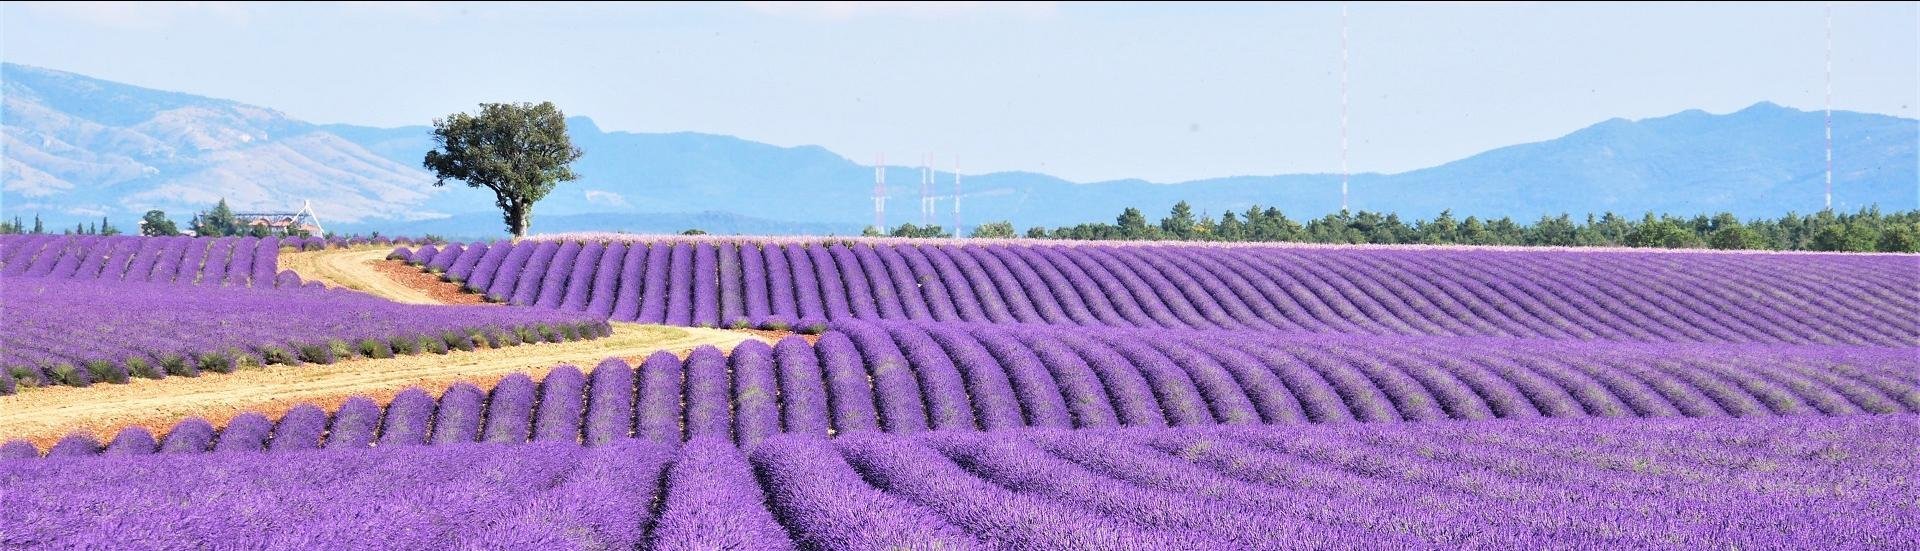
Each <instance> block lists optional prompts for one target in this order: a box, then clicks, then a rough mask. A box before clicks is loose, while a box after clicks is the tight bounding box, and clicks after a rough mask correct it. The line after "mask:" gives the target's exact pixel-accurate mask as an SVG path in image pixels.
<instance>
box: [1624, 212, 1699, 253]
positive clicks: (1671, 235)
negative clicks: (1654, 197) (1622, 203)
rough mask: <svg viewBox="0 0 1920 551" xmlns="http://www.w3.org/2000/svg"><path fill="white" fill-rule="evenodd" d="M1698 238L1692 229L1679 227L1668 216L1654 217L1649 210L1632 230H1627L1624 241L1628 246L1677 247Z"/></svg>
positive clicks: (1691, 243) (1683, 246)
mask: <svg viewBox="0 0 1920 551" xmlns="http://www.w3.org/2000/svg"><path fill="white" fill-rule="evenodd" d="M1698 240H1699V237H1698V236H1696V235H1694V233H1693V230H1692V229H1690V228H1683V227H1680V224H1679V223H1676V222H1674V221H1673V220H1671V219H1668V218H1654V217H1653V213H1651V212H1649V213H1647V216H1646V218H1645V219H1643V220H1641V221H1640V224H1639V225H1638V226H1635V227H1634V228H1633V231H1630V232H1627V239H1626V242H1627V246H1628V247H1665V248H1669V249H1679V248H1685V247H1689V246H1692V245H1693V244H1694V243H1695V242H1697V241H1698Z"/></svg>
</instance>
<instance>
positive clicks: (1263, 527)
mask: <svg viewBox="0 0 1920 551" xmlns="http://www.w3.org/2000/svg"><path fill="white" fill-rule="evenodd" d="M357 422H358V423H359V424H358V425H356V428H353V429H351V430H352V434H353V437H352V438H351V439H350V441H349V442H347V443H346V444H343V445H341V446H334V447H345V448H354V447H361V446H364V445H365V443H366V441H368V440H369V439H370V438H371V433H370V431H367V430H365V426H366V423H365V422H364V421H357ZM255 430H256V432H258V431H261V430H264V429H255ZM306 430H309V431H311V430H313V429H312V428H311V427H309V428H308V429H306ZM176 434H177V435H180V434H183V433H176ZM196 437H198V438H204V435H197V436H177V437H169V438H168V439H167V440H166V441H165V442H154V441H152V440H147V441H143V442H127V443H123V444H120V445H118V446H117V447H116V448H115V449H114V451H113V453H112V454H111V455H110V456H106V457H72V458H63V459H62V460H60V461H0V526H5V527H7V530H6V531H4V532H0V534H3V535H0V543H3V544H6V545H8V546H19V547H35V546H65V547H77V548H121V547H128V546H143V545H148V544H155V543H160V542H167V543H170V544H174V545H178V546H181V547H236V548H363V547H368V546H377V547H381V548H394V549H451V548H539V549H608V548H628V549H634V548H639V549H882V548H886V549H899V548H912V549H922V548H926V549H931V548H941V549H1310V548H1345V549H1410V548H1411V549H1458V548H1495V549H1536V548H1591V549H1625V548H1672V547H1686V548H1725V549H1749V548H1754V549H1912V548H1915V547H1916V546H1920V523H1915V522H1914V521H1913V519H1915V518H1920V503H1916V502H1915V501H1914V499H1913V496H1914V495H1915V491H1916V488H1915V483H1914V478H1913V474H1912V473H1913V472H1915V471H1916V470H1920V461H1916V457H1915V454H1914V452H1913V449H1912V442H1914V441H1916V440H1920V417H1916V416H1914V415H1897V416H1856V417H1832V418H1772V419H1761V420H1738V421H1728V420H1697V419H1673V420H1633V421H1594V420H1589V421H1578V422H1570V421H1565V420H1550V421H1535V422H1457V423H1398V424H1389V425H1318V426H1236V427H1179V428H1157V429H1106V430H1100V429H1095V430H1072V431H1069V430H1055V429H1035V430H1012V431H1001V432H996V433H991V434H988V433H965V432H933V433H921V434H915V435H893V434H878V433H868V434H858V435H848V436H843V437H841V438H837V439H833V440H827V439H822V438H818V437H813V436H802V435H788V436H780V437H775V438H772V439H769V440H767V441H766V442H764V443H762V444H761V445H759V446H756V447H754V448H751V449H742V448H739V447H736V446H733V445H730V444H728V443H726V442H724V441H718V440H712V439H695V440H694V441H692V442H689V443H687V444H685V445H670V444H661V443H656V442H650V441H646V440H621V441H618V442H614V443H611V444H609V445H606V446H599V447H582V446H576V445H572V444H566V443H550V442H548V443H540V442H536V443H531V444H523V445H512V446H509V445H497V444H454V445H443V446H417V445H398V446H392V447H386V446H383V447H381V448H379V449H322V450H315V451H310V452H306V453H297V454H263V453H256V452H254V451H252V449H257V445H256V444H257V443H253V442H250V443H243V444H241V445H234V446H229V447H226V448H225V449H224V450H223V451H222V452H219V453H211V454H189V455H177V456H170V457H167V458H165V459H164V460H161V458H160V457H158V456H155V455H152V454H155V453H163V454H164V453H169V452H172V451H175V450H177V449H182V447H181V446H176V444H175V442H176V438H180V439H191V438H196ZM421 438H422V435H421V434H419V433H409V436H407V439H406V440H403V441H398V442H396V443H397V444H415V443H418V442H420V441H421ZM1597 443H1604V444H1605V445H1604V446H1597V445H1596V444H1597ZM223 444H224V442H223ZM193 445H194V444H188V445H186V446H184V447H185V448H191V447H193ZM249 446H252V448H250V447H249ZM330 446H331V444H330ZM16 449H17V448H5V449H0V452H8V451H13V450H16Z"/></svg>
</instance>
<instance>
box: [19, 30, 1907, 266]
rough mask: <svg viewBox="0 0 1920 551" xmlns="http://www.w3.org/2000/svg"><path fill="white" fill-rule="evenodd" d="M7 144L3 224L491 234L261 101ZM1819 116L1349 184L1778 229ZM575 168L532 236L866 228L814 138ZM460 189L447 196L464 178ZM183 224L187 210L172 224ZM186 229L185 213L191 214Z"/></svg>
mask: <svg viewBox="0 0 1920 551" xmlns="http://www.w3.org/2000/svg"><path fill="white" fill-rule="evenodd" d="M0 86H4V92H5V93H4V95H0V100H3V103H4V107H5V109H4V113H0V118H3V119H4V121H5V132H6V139H7V148H6V155H5V172H4V187H3V188H0V215H4V216H6V217H8V218H11V217H12V216H31V215H32V214H34V213H41V214H43V215H46V216H47V217H48V220H49V225H53V226H55V227H59V224H64V225H69V226H70V225H71V222H67V221H66V220H68V219H85V218H87V217H96V218H97V217H98V216H100V215H103V214H104V215H108V216H113V217H114V218H115V219H116V220H122V221H131V220H132V219H133V218H136V217H138V216H139V213H140V212H142V211H143V210H144V209H146V208H166V209H170V210H171V211H182V210H185V209H189V208H198V207H199V206H201V205H204V204H206V203H211V202H212V201H213V200H214V199H215V198H218V197H226V198H227V199H228V200H229V201H230V202H233V203H235V204H236V208H241V209H264V208H287V207H292V206H296V205H298V204H299V203H300V202H301V201H303V200H312V201H313V202H314V203H315V207H316V208H317V209H319V210H320V211H321V214H322V216H323V218H324V219H331V220H333V221H336V222H337V223H335V224H334V226H335V227H336V228H338V229H361V230H367V229H381V230H383V231H386V232H388V233H439V234H443V235H456V236H476V237H478V236H488V235H498V234H499V233H500V232H501V229H500V224H499V221H498V220H497V216H495V215H493V199H492V197H491V196H490V195H489V194H488V193H487V192H485V191H481V190H470V189H464V188H463V187H450V188H433V187H431V186H430V185H429V184H430V183H431V182H432V177H431V176H429V175H428V174H427V173H426V172H424V171H423V170H421V169H420V160H421V158H422V156H423V155H424V154H425V152H426V151H427V150H428V149H429V148H430V147H431V146H432V142H431V140H430V138H429V134H428V128H427V127H426V126H409V127H401V128H369V127H361V126H352V125H314V124H309V123H305V122H301V121H297V120H292V119H290V118H288V117H286V116H284V115H283V114H281V113H279V112H277V111H273V110H270V109H265V108H260V107H253V106H248V105H244V104H239V103H235V102H231V101H226V100H219V99H212V98H204V97H199V96H191V95H186V94H179V93H174V92H164V91H158V90H149V89H145V88H139V87H135V86H129V85H124V84H119V83H113V82H108V81H102V80H98V79H92V78H88V77H84V76H81V75H75V74H72V73H64V72H60V71H53V70H47V69H39V68H33V67H25V66H20V65H14V64H5V66H4V70H0ZM1822 117H1823V114H1822V113H1817V112H1805V111H1799V110H1795V109H1790V108H1785V107H1781V106H1778V105H1774V104H1771V103H1760V104H1756V105H1754V106H1752V107H1749V108H1746V109H1743V110H1740V111H1738V112H1734V113H1728V114H1724V115H1715V114H1709V113H1705V112H1702V111H1697V110H1695V111H1685V112H1681V113H1677V114H1674V115H1670V116H1665V117H1658V118H1651V119H1644V120H1638V121H1629V120H1624V119H1614V120H1609V121H1605V122H1601V123H1599V124H1596V125H1593V126H1591V127H1587V128H1584V129H1581V130H1578V131H1575V132H1573V133H1571V134H1568V135H1566V136H1562V137H1560V138H1556V139H1553V140H1547V141H1543V142H1537V143H1529V144H1521V145H1515V146H1510V147H1504V148H1500V149H1495V150H1492V151H1488V152H1485V153H1481V154H1478V155H1474V156H1472V157H1468V158H1465V159H1461V160H1458V161H1454V162H1451V163H1446V164H1443V165H1440V166H1435V167H1431V168H1425V169H1420V170H1414V171H1410V172H1404V173H1399V174H1372V173H1368V174H1357V175H1354V176H1353V178H1352V181H1351V186H1352V202H1351V205H1352V207H1353V208H1354V209H1366V210H1373V211H1382V212H1397V213H1399V214H1400V215H1401V216H1403V217H1409V218H1421V217H1430V216H1432V215H1434V214H1436V213H1438V212H1439V211H1440V210H1442V209H1452V210H1453V211H1454V212H1455V213H1456V214H1458V215H1461V216H1465V215H1479V216H1483V217H1498V216H1513V217H1516V218H1520V219H1523V220H1526V219H1532V218H1535V217H1538V216H1541V215H1548V214H1558V213H1561V212H1568V213H1573V214H1576V215H1577V214H1584V213H1588V212H1602V211H1609V210H1610V211H1614V212H1619V213H1623V214H1628V215H1637V214H1638V213H1641V212H1647V211H1654V212H1666V213H1678V214H1693V213H1703V212H1718V211H1729V212H1733V213H1735V214H1737V215H1740V216H1743V217H1755V216H1777V215H1780V214H1783V213H1786V212H1788V211H1799V212H1807V211H1811V210H1815V209H1817V208H1819V205H1820V204H1821V193H1822V190H1823V189H1824V187H1825V184H1824V182H1823V178H1824V174H1825V169H1826V164H1825V160H1824V156H1823V152H1822V147H1823V146H1824V135H1823V130H1822V126H1823V122H1822ZM1833 122H1834V151H1835V159H1834V167H1835V174H1834V189H1835V192H1834V203H1835V206H1836V207H1839V208H1842V209H1847V210H1851V209H1855V208H1859V207H1862V206H1866V205H1873V204H1877V205H1879V206H1880V207H1882V208H1884V209H1914V208H1920V121H1915V120H1912V119H1905V118H1899V117H1892V116H1885V115H1875V114H1866V113H1854V112H1835V113H1834V114H1833ZM568 124H569V131H570V134H571V135H572V137H573V139H574V142H575V144H576V145H578V146H579V147H580V148H581V149H583V150H585V152H586V155H585V157H583V158H582V159H581V160H580V161H579V162H578V163H577V164H576V167H575V168H576V170H577V172H579V173H580V174H582V178H581V179H580V180H579V181H576V182H571V183H567V184H564V185H562V186H561V187H559V188H558V189H557V190H556V191H555V192H554V193H553V195H551V196H549V197H548V198H547V199H546V200H544V201H542V202H541V203H540V204H539V207H538V209H537V213H536V216H535V220H534V225H533V227H534V230H535V231H536V232H542V231H559V230H561V229H607V230H615V229H622V228H626V229H629V231H679V230H681V229H686V228H685V227H687V226H697V225H699V224H709V225H711V226H710V227H702V229H706V230H708V231H714V232H716V233H852V232H854V231H858V229H859V228H860V227H862V226H864V225H866V224H869V223H871V222H870V221H871V220H872V217H873V214H872V205H873V202H872V199H871V197H870V194H871V192H872V187H873V184H872V181H873V168H872V167H871V166H866V165H861V164H858V163H855V162H853V161H851V160H849V159H847V158H846V157H843V156H841V155H838V154H835V153H833V152H831V151H828V150H826V149H824V148H821V147H818V146H801V147H779V146H773V145H769V144H764V143H759V142H754V141H749V140H744V139H740V138H735V137H730V136H718V135H711V134H698V133H687V132H681V133H666V134H652V133H632V132H607V131H604V130H602V129H600V128H599V127H598V126H597V125H595V124H594V123H593V121H592V120H591V119H588V118H585V117H573V118H570V119H568ZM887 180H888V181H889V182H892V183H893V186H892V187H891V189H890V194H889V198H888V204H887V210H888V218H887V221H888V223H889V224H898V223H901V222H914V223H919V222H920V221H921V218H920V214H919V212H918V208H917V205H918V201H919V196H918V195H919V185H918V182H919V180H920V175H919V173H918V169H916V168H910V167H892V168H890V169H889V170H888V172H887ZM938 182H939V183H938V185H937V187H936V189H937V190H938V194H939V197H937V198H936V202H937V207H938V212H937V214H936V216H935V218H934V220H933V221H934V223H937V224H940V225H942V226H951V225H952V221H953V214H952V211H951V209H952V200H953V197H952V190H953V175H952V174H950V173H946V172H941V173H938ZM964 184H965V187H964V189H965V193H964V194H963V195H962V196H961V202H962V207H963V209H964V220H965V222H966V225H968V226H971V225H974V224H976V223H979V222H986V221H994V220H1008V221H1012V222H1013V223H1014V224H1015V225H1016V226H1018V227H1021V228H1026V227H1030V226H1035V225H1044V226H1062V225H1072V224H1077V223H1081V222H1092V221H1111V220H1112V218H1113V216H1114V215H1115V214H1117V213H1118V212H1119V211H1120V210H1121V209H1123V208H1125V207H1130V206H1131V207H1141V208H1143V209H1146V210H1147V211H1148V212H1149V213H1151V214H1153V215H1155V216H1157V215H1158V214H1159V213H1161V212H1164V211H1165V210H1166V209H1167V208H1168V207H1169V206H1170V205H1172V204H1173V203H1174V202H1176V201H1180V200H1186V201H1189V202H1191V203H1192V204H1193V205H1194V208H1195V209H1196V210H1198V211H1202V212H1207V213H1212V214H1216V215H1217V214H1218V213H1219V212H1221V211H1223V210H1227V209H1233V210H1243V209H1245V208H1246V207H1248V206H1251V205H1253V204H1261V205H1269V206H1277V207H1279V208H1281V209H1283V210H1285V211H1287V212H1288V213H1290V214H1293V215H1295V216H1296V217H1315V216H1319V215H1321V214H1325V213H1327V212H1331V211H1334V210H1336V209H1338V208H1339V176H1338V175H1331V174H1294V175H1268V176H1258V175H1253V176H1234V177H1225V178H1214V179H1206V180H1197V181H1190V182H1178V183H1156V182H1147V181H1143V180H1117V181H1108V182H1088V183H1080V182H1071V181H1067V180H1063V179H1060V178H1055V177H1053V176H1048V175H1045V174H1037V173H1031V172H997V173H990V174H969V175H966V176H965V180H964ZM454 186H459V184H457V183H456V184H454ZM183 214H184V213H183ZM184 217H185V216H184V215H183V216H180V218H184Z"/></svg>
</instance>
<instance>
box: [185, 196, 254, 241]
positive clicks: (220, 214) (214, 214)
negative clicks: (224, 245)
mask: <svg viewBox="0 0 1920 551" xmlns="http://www.w3.org/2000/svg"><path fill="white" fill-rule="evenodd" d="M190 227H192V228H193V233H194V234H195V235H199V236H200V237H226V236H229V235H240V232H241V229H240V219H238V218H235V217H234V216H233V209H231V208H228V207H227V200H226V198H224V197H223V198H221V199H220V203H219V204H217V205H214V206H213V210H210V211H207V213H206V214H204V215H199V216H195V217H194V219H193V223H192V224H190Z"/></svg>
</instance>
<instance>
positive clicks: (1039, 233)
mask: <svg viewBox="0 0 1920 551" xmlns="http://www.w3.org/2000/svg"><path fill="white" fill-rule="evenodd" d="M1027 237H1031V238H1034V239H1046V238H1047V228H1046V227H1044V226H1034V227H1031V228H1027Z"/></svg>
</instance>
